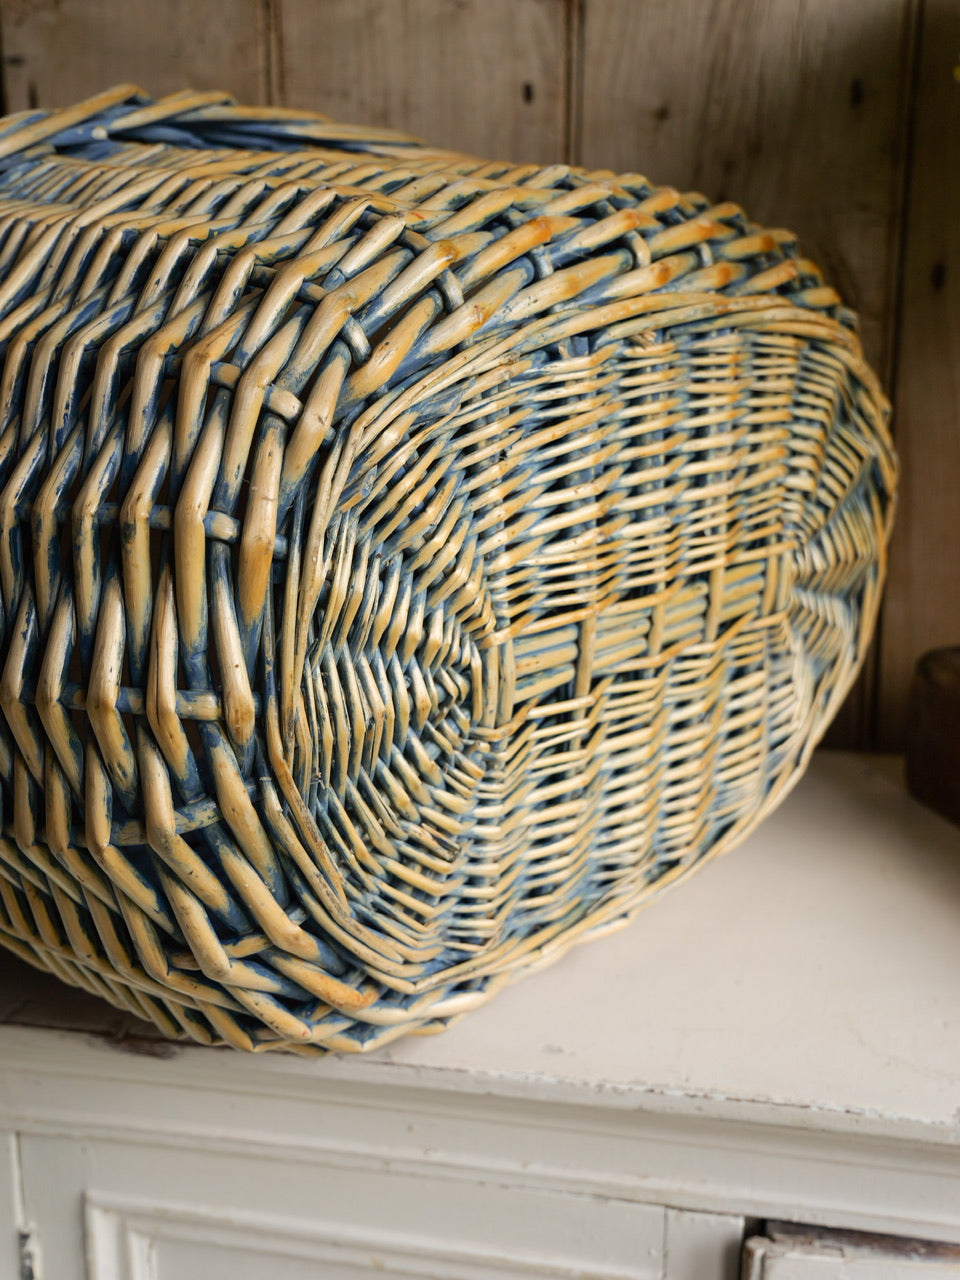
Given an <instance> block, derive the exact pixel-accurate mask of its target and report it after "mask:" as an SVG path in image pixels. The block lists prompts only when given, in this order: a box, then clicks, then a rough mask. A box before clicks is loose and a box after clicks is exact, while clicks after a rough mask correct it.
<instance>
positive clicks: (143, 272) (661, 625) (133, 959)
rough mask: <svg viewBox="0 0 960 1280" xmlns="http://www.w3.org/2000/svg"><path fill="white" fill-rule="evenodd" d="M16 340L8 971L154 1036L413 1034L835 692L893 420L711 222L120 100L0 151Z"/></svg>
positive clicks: (812, 720)
mask: <svg viewBox="0 0 960 1280" xmlns="http://www.w3.org/2000/svg"><path fill="white" fill-rule="evenodd" d="M0 343H2V350H3V360H4V364H3V373H2V384H0V415H2V417H0V432H2V434H0V525H2V532H0V605H2V615H0V708H2V712H3V725H2V733H0V801H2V836H0V873H2V874H0V939H2V941H3V942H4V943H5V944H6V945H7V946H8V947H10V948H11V949H12V950H14V951H16V952H17V953H18V954H19V955H21V956H23V957H24V958H26V959H27V960H29V961H31V962H32V963H34V964H38V965H41V966H44V967H46V968H48V969H50V970H51V971H52V972H54V973H56V974H58V975H60V976H61V977H62V978H64V979H65V980H66V981H67V982H71V983H75V984H77V985H79V986H82V987H85V988H87V989H88V990H90V991H93V992H96V993H97V994H99V995H102V996H104V997H106V999H108V1000H110V1001H113V1002H114V1003H115V1004H117V1005H120V1006H121V1007H123V1008H125V1009H128V1010H132V1011H133V1012H134V1013H136V1014H139V1015H142V1016H143V1017H145V1018H148V1019H152V1020H153V1021H154V1022H155V1023H156V1024H157V1026H159V1027H160V1028H161V1029H162V1030H163V1031H164V1032H166V1033H167V1034H169V1035H171V1036H178V1035H186V1036H188V1037H192V1038H193V1039H195V1040H199V1041H202V1042H220V1041H226V1042H228V1043H230V1044H232V1045H236V1046H239V1047H241V1048H244V1049H267V1048H274V1047H295V1048H303V1047H310V1048H312V1047H317V1046H325V1047H328V1048H329V1047H333V1048H336V1049H359V1048H367V1047H369V1046H370V1045H372V1044H375V1043H383V1042H384V1041H385V1040H388V1039H390V1038H392V1037H394V1036H396V1035H398V1034H400V1033H402V1032H404V1031H407V1030H412V1029H418V1030H421V1031H429V1030H436V1029H438V1028H439V1027H440V1026H442V1025H443V1024H444V1023H445V1022H446V1021H447V1020H448V1019H449V1018H451V1017H452V1016H454V1015H456V1014H459V1013H461V1012H463V1011H465V1010H467V1009H470V1008H472V1007H473V1006H475V1005H477V1004H478V1003H480V1002H481V1001H482V1000H484V999H485V998H486V997H487V996H489V994H490V993H491V992H492V991H494V990H495V989H496V988H497V987H498V986H499V985H500V984H501V983H502V982H503V981H504V980H506V979H507V978H509V977H511V976H513V975H514V974H516V973H517V971H518V970H521V969H523V968H528V967H530V966H532V965H534V964H537V963H540V962H543V961H546V960H550V959H553V958H554V957H556V956H557V955H559V954H560V953H561V952H562V951H563V950H564V949H565V948H566V947H567V946H568V945H569V944H570V943H571V942H573V941H575V940H578V939H581V938H583V937H585V936H587V935H591V934H595V933H597V932H598V931H599V930H601V929H603V928H605V927H607V926H610V925H613V924H615V923H618V922H622V921H623V920H624V919H625V918H627V917H628V916H629V915H630V914H632V913H633V912H634V911H635V910H636V908H637V907H638V906H639V904H640V903H641V902H642V901H643V900H644V899H645V898H646V897H647V896H648V895H649V894H650V892H651V890H653V889H655V888H657V887H659V886H662V885H666V884H669V883H670V882H672V881H675V880H676V879H678V878H679V877H680V876H682V875H684V874H685V873H686V872H687V871H689V870H690V868H691V867H693V866H694V865H695V864H697V863H698V862H701V861H703V859H704V857H705V856H706V855H707V854H709V853H712V852H717V851H718V850H720V849H723V848H726V847H728V846H729V845H730V844H731V843H732V842H734V841H735V840H738V839H740V838H741V837H742V836H743V835H744V833H745V832H746V831H748V830H749V829H750V828H751V827H752V826H753V825H754V823H755V822H756V821H757V820H758V818H759V817H760V816H761V815H762V814H763V813H764V812H765V811H767V810H768V809H769V808H770V807H771V805H772V804H773V803H775V802H776V801H777V800H779V799H780V798H781V797H782V795H783V794H784V792H785V790H786V789H787V788H788V786H789V785H790V783H791V782H792V781H794V780H795V779H796V777H797V776H798V772H799V771H800V770H801V769H802V767H803V765H804V763H805V761H806V759H807V757H808V755H809V752H810V750H811V748H812V746H813V744H814V742H815V741H816V740H817V738H818V737H819V736H820V734H821V732H822V730H823V728H824V727H825V724H826V722H827V720H828V719H829V717H830V715H831V714H832V712H833V711H834V709H835V708H836V707H837V705H838V703H839V701H840V700H841V698H842V696H843V694H844V692H845V690H846V689H847V688H848V686H849V685H850V683H851V680H852V678H853V676H854V674H855V672H856V669H857V667H858V665H859V662H860V660H861V658H862V656H863V653H864V647H865V645H866V643H867V640H868V637H869V632H870V629H871V626H872V623H873V620H874V617H875V613H876V608H877V600H878V594H879V590H880V585H881V581H882V578H883V568H884V561H885V543H886V537H887V533H888V526H889V519H890V510H891V493H892V489H893V484H894V462H893V458H892V453H891V448H890V443H889V439H888V436H887V433H886V427H885V415H886V408H885V404H884V401H883V397H882V395H881V393H880V391H879V389H878V386H877V383H876V380H875V378H874V377H873V375H872V374H871V372H870V370H869V369H868V368H867V367H866V366H865V364H864V362H863V359H862V356H861V351H860V346H859V343H858V339H857V337H856V332H855V327H854V321H853V319H852V317H851V314H850V313H849V312H848V311H845V310H843V309H842V307H841V305H840V301H839V299H838V298H837V295H836V294H835V293H834V292H833V290H832V289H830V288H827V287H825V286H824V284H823V282H822V280H821V277H820V275H819V274H818V272H817V270H816V268H815V267H813V266H812V265H811V264H810V263H809V262H807V261H806V260H804V259H803V258H802V257H799V256H798V254H797V249H796V245H795V242H794V239H793V237H792V236H790V235H789V234H787V233H786V232H782V231H764V230H760V229H758V228H757V227H756V226H754V225H753V224H752V223H750V222H749V221H747V219H746V218H745V216H744V214H743V212H742V211H741V210H740V209H739V208H738V207H737V206H736V205H733V204H720V205H711V204H710V203H709V201H707V200H706V199H704V198H703V197H701V196H698V195H680V194H678V193H677V192H676V191H673V190H670V189H667V188H658V187H654V186H651V185H650V184H649V183H648V182H647V180H646V179H645V178H641V177H638V176H636V175H625V176H623V175H621V176H617V175H614V174H612V173H608V172H602V173H591V172H585V171H583V170H578V169H571V168H569V167H567V166H565V165H555V166H553V167H550V168H537V167H534V166H532V165H522V166H511V165H507V164H501V163H496V164H495V163H489V162H486V161H482V160H478V159H472V158H469V157H464V156H460V155H456V154H453V153H449V152H441V151H435V150H429V149H427V148H425V147H423V146H422V145H421V144H419V143H418V142H416V141H415V140H413V139H410V138H407V137H404V136H401V135H395V134H391V133H390V132H389V131H383V130H373V129H365V128H358V127H353V126H344V125H339V124H334V123H331V122H330V121H328V120H326V119H325V118H323V117H319V116H312V115H305V114H302V113H297V112H289V111H278V110H269V109H265V108H256V109H246V108H240V107H237V106H235V105H234V104H233V103H232V101H231V100H230V99H228V98H226V97H224V96H223V95H222V94H210V93H207V94H189V93H188V94H180V95H175V96H173V97H171V98H167V99H164V100H162V101H159V102H151V101H150V100H149V99H148V98H146V97H145V96H144V95H143V94H142V93H141V92H140V91H139V90H136V89H132V88H130V87H128V86H127V87H123V88H121V89H117V90H114V91H111V92H109V93H106V94H104V95H102V96H100V97H99V98H96V99H92V100H90V101H88V102H86V103H83V104H81V105H80V106H77V107H74V108H72V109H70V110H67V111H61V112H59V113H55V114H46V113H32V114H30V115H22V116H17V117H11V118H9V119H7V120H4V121H2V122H0ZM692 945H695V940H694V942H693V943H692ZM637 980H638V981H646V980H648V978H646V977H644V975H639V974H638V976H637Z"/></svg>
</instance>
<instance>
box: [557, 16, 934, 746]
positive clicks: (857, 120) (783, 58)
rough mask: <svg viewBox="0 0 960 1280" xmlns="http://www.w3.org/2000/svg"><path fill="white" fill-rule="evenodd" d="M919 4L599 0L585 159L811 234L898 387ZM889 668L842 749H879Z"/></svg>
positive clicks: (589, 68)
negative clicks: (901, 260)
mask: <svg viewBox="0 0 960 1280" xmlns="http://www.w3.org/2000/svg"><path fill="white" fill-rule="evenodd" d="M913 23H914V8H913V3H912V0H862V2H859V3H856V4H849V3H837V0H805V2H804V3H799V4H798V3H797V0H646V2H645V3H643V4H638V3H636V2H635V0H584V8H583V36H582V99H581V102H580V104H579V111H578V117H579V120H578V125H577V127H576V128H575V137H576V152H575V154H576V158H577V159H579V160H580V161H581V162H582V163H585V164H588V165H598V166H604V167H611V168H614V169H618V170H631V169H633V170H640V171H641V172H643V173H646V174H647V175H648V176H649V177H650V178H651V180H653V181H656V182H667V183H673V184H675V185H677V186H679V187H680V188H681V189H689V188H694V189H696V190H700V191H704V192H706V193H707V194H708V195H709V196H711V197H713V198H715V199H717V200H723V199H732V200H736V201H737V203H739V204H741V205H743V206H744V208H746V210H747V211H748V213H749V214H750V215H751V217H753V218H755V219H757V220H758V221H762V222H764V223H766V224H767V225H773V226H785V227H789V228H790V229H791V230H793V231H796V232H797V233H798V234H799V236H800V239H801V244H802V246H803V247H804V249H805V251H806V252H807V253H808V254H809V255H810V257H812V258H813V259H814V261H816V262H818V263H819V265H820V266H821V267H822V268H823V270H824V272H825V275H826V277H827V279H828V281H829V282H830V283H831V284H833V285H834V286H835V287H836V288H838V289H839V290H840V292H841V294H842V295H843V297H844V298H845V299H846V300H847V301H848V302H849V303H850V304H851V305H852V306H853V307H855V308H856V310H857V311H858V312H859V313H860V317H861V325H862V336H863V341H864V348H865V351H866V354H867V358H868V359H869V360H870V362H871V363H872V364H873V365H874V367H875V368H876V369H877V370H878V372H879V373H880V375H881V378H882V380H883V381H884V383H885V384H886V385H887V386H888V387H889V384H890V372H891V367H892V353H893V340H894V325H893V317H894V311H895V306H894V300H895V297H896V290H897V261H898V244H899V233H900V221H901V216H900V215H901V206H902V174H903V165H904V152H905V144H906V123H905V122H906V120H907V115H908V112H907V104H906V94H907V91H908V88H909V70H910V49H911V33H912V28H913ZM874 672H875V664H874V661H873V660H871V661H869V662H868V664H867V667H866V670H865V673H864V676H863V677H862V678H861V680H860V682H859V683H858V685H857V686H856V688H855V689H854V691H853V694H852V695H851V697H850V698H849V699H848V701H847V704H846V706H845V707H844V709H843V710H842V711H841V713H840V715H839V716H838V718H837V720H836V721H835V724H834V728H833V730H832V731H831V735H830V738H829V741H830V742H831V744H832V745H860V746H863V745H867V743H868V742H869V739H870V732H871V723H872V719H873V714H872V713H873V701H874V693H873V684H874V680H875V674H874Z"/></svg>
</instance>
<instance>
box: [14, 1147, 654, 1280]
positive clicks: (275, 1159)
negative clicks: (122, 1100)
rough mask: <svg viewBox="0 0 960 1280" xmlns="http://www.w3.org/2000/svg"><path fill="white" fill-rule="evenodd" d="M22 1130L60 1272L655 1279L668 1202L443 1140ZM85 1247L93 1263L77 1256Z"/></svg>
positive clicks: (349, 1279) (236, 1277)
mask: <svg viewBox="0 0 960 1280" xmlns="http://www.w3.org/2000/svg"><path fill="white" fill-rule="evenodd" d="M216 1145H217V1146H220V1147H221V1149H220V1150H211V1149H210V1145H209V1143H206V1142H205V1143H204V1145H203V1146H201V1145H200V1144H199V1142H198V1144H197V1145H196V1146H193V1145H192V1144H191V1142H190V1141H189V1140H188V1141H177V1142H173V1141H171V1142H165V1141H164V1140H163V1138H162V1136H161V1135H159V1134H157V1135H156V1136H154V1135H152V1134H151V1135H150V1136H147V1135H146V1134H143V1135H140V1136H137V1137H134V1136H132V1135H131V1138H130V1140H126V1141H125V1140H123V1139H121V1137H120V1135H117V1140H114V1141H106V1140H103V1139H99V1138H89V1139H88V1138H85V1137H83V1136H80V1135H78V1136H76V1137H74V1138H70V1137H54V1136H51V1137H45V1136H38V1135H29V1136H26V1137H24V1139H23V1141H22V1148H21V1157H22V1168H23V1185H24V1198H25V1202H26V1205H27V1210H28V1213H29V1216H30V1218H31V1220H32V1221H33V1222H35V1223H36V1226H37V1230H38V1236H39V1240H40V1245H41V1248H42V1250H43V1253H44V1258H45V1262H46V1266H47V1270H46V1271H45V1272H44V1274H45V1275H46V1276H49V1277H55V1280H220V1277H221V1276H223V1277H224V1280H226V1278H227V1277H229V1280H248V1277H249V1280H254V1278H256V1280H261V1278H262V1277H264V1276H269V1277H270V1280H304V1278H305V1277H308V1276H309V1277H310V1280H334V1278H336V1280H340V1278H341V1277H343V1278H344V1280H362V1278H364V1277H368V1276H369V1277H373V1276H377V1277H380V1278H381V1280H393V1277H397V1278H398V1280H399V1278H400V1277H411V1278H412V1277H418V1280H493V1278H496V1280H513V1278H514V1277H515V1278H516V1280H521V1278H522V1280H532V1278H533V1277H537V1280H541V1278H542V1280H551V1278H552V1277H558V1278H559V1277H566V1278H568V1280H569V1277H571V1276H577V1277H581V1278H582V1280H591V1278H593V1280H661V1277H662V1275H663V1262H664V1235H665V1220H666V1216H665V1211H664V1209H662V1208H661V1207H659V1206H655V1205H639V1204H635V1203H632V1202H628V1201H623V1200H614V1199H604V1198H601V1197H597V1196H591V1195H580V1194H571V1193H570V1192H568V1191H566V1190H553V1189H543V1188H542V1187H538V1186H535V1185H530V1184H526V1185H525V1179H524V1174H523V1171H522V1170H520V1169H510V1170H504V1173H503V1175H502V1177H498V1178H496V1179H490V1178H489V1177H487V1178H486V1179H484V1180H481V1179H480V1178H479V1177H478V1176H474V1175H471V1173H470V1171H469V1169H464V1168H463V1167H462V1166H460V1167H459V1168H452V1167H450V1166H449V1165H447V1164H446V1163H445V1162H444V1161H443V1160H442V1158H441V1159H439V1160H438V1159H437V1155H436V1154H435V1153H431V1156H430V1157H429V1158H426V1157H425V1158H422V1159H410V1158H409V1156H407V1157H405V1158H404V1160H403V1162H402V1163H403V1167H402V1168H394V1167H392V1166H393V1165H394V1161H395V1153H394V1152H391V1151H388V1150H386V1149H384V1150H383V1151H382V1152H365V1153H363V1154H362V1155H358V1154H357V1153H356V1152H342V1151H331V1152H329V1153H323V1154H322V1155H321V1156H320V1157H319V1158H304V1153H303V1151H302V1150H298V1149H295V1148H290V1149H289V1150H286V1149H283V1148H282V1147H281V1146H280V1145H279V1144H278V1146H277V1147H273V1146H267V1145H266V1144H257V1145H256V1146H254V1144H249V1146H247V1145H246V1144H237V1143H233V1142H231V1141H230V1140H229V1138H228V1137H225V1139H224V1142H223V1143H222V1144H219V1143H218V1144H216ZM84 1258H86V1265H84V1262H83V1259H84Z"/></svg>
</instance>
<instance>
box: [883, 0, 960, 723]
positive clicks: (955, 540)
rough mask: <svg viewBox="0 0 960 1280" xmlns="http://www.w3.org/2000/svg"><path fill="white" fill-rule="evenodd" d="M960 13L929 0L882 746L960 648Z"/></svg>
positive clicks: (909, 239)
mask: <svg viewBox="0 0 960 1280" xmlns="http://www.w3.org/2000/svg"><path fill="white" fill-rule="evenodd" d="M958 52H960V7H958V6H957V4H956V3H955V2H954V0H927V3H926V5H925V12H924V17H923V24H922V28H921V42H920V56H919V74H918V78H917V102H916V112H915V117H914V118H915V125H914V136H913V143H912V164H911V175H912V177H911V186H910V192H909V201H908V210H909V218H908V223H907V228H906V241H905V255H904V269H903V300H902V327H901V341H900V347H899V352H898V360H897V396H896V410H897V412H896V434H897V440H898V446H899V450H900V455H901V463H902V472H903V474H902V479H901V487H900V514H899V519H898V525H897V530H896V533H895V536H894V542H893V547H892V550H891V574H890V584H889V587H888V591H887V600H886V606H885V612H884V619H883V627H882V631H881V686H880V688H881V703H880V738H881V742H882V744H884V745H887V746H889V747H891V748H892V747H897V748H899V747H900V746H901V744H902V742H903V740H904V736H905V730H906V703H907V692H908V688H909V682H910V677H911V673H912V671H913V667H914V664H915V663H916V661H917V659H918V658H919V657H920V655H921V654H922V653H923V652H925V651H926V650H928V649H931V648H934V647H935V646H938V645H945V644H957V643H958V642H960V496H958V494H960V168H958V165H957V144H958V141H960V84H958V83H957V82H956V80H955V79H954V74H953V68H954V66H955V64H956V63H957V60H958Z"/></svg>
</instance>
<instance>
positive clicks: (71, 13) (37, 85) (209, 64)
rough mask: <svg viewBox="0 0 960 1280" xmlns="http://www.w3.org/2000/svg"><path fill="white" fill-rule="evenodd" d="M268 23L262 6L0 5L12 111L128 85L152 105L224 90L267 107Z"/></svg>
mask: <svg viewBox="0 0 960 1280" xmlns="http://www.w3.org/2000/svg"><path fill="white" fill-rule="evenodd" d="M265 13H266V10H265V8H264V4H263V0H217V4H216V5H214V6H205V7H201V6H198V5H197V4H196V3H195V0H163V3H156V0H2V3H0V20H2V24H3V57H4V81H5V87H6V101H7V110H8V111H23V110H26V109H27V108H28V107H33V106H41V107H57V106H66V105H68V104H69V103H72V102H76V101H77V100H79V99H81V98H85V97H89V96H90V95H91V94H94V93H97V92H99V91H100V90H102V89H105V88H107V87H109V86H110V85H112V84H125V83H131V82H132V83H134V84H140V85H142V86H143V88H144V89H146V90H147V92H149V93H151V94H154V95H156V96H159V95H161V94H165V93H172V92H174V91H176V90H177V89H184V88H193V89H224V90H226V91H227V92H229V93H232V94H234V95H236V97H238V98H239V99H240V100H241V101H244V102H262V101H264V100H265V97H266V92H267V85H266V56H265V49H264V23H265Z"/></svg>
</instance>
